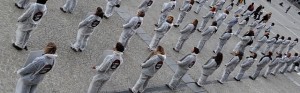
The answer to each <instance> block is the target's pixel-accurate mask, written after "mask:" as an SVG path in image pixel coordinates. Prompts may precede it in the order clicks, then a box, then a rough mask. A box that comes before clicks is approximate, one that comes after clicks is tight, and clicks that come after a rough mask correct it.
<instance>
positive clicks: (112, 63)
mask: <svg viewBox="0 0 300 93" xmlns="http://www.w3.org/2000/svg"><path fill="white" fill-rule="evenodd" d="M122 63H123V58H122V53H121V52H117V51H114V54H112V55H107V56H106V57H105V58H104V60H103V62H102V63H101V65H99V66H96V71H97V75H95V76H94V77H93V79H92V82H91V83H90V86H89V89H88V92H87V93H100V90H101V88H102V86H103V85H104V84H105V83H106V82H107V81H108V80H110V77H111V76H112V75H113V74H114V73H115V71H116V70H117V69H118V67H120V65H121V64H122Z"/></svg>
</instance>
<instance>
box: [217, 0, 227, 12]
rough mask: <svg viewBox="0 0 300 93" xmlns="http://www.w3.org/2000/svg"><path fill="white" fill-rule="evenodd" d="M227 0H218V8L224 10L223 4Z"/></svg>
mask: <svg viewBox="0 0 300 93" xmlns="http://www.w3.org/2000/svg"><path fill="white" fill-rule="evenodd" d="M225 2H226V0H218V2H217V4H216V7H217V10H222V8H223V5H224V4H225ZM228 12H229V11H228Z"/></svg>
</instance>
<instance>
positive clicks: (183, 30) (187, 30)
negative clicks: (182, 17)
mask: <svg viewBox="0 0 300 93" xmlns="http://www.w3.org/2000/svg"><path fill="white" fill-rule="evenodd" d="M192 29H193V26H191V25H189V24H188V25H187V26H186V27H185V28H183V29H182V30H180V33H186V32H189V31H190V30H192Z"/></svg>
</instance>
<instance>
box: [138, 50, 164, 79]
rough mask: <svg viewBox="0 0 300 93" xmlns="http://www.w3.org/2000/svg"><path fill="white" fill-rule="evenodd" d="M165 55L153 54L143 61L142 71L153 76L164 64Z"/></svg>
mask: <svg viewBox="0 0 300 93" xmlns="http://www.w3.org/2000/svg"><path fill="white" fill-rule="evenodd" d="M164 59H165V58H164V56H163V55H159V54H158V55H153V56H152V57H150V58H149V59H148V60H147V61H146V62H145V63H142V64H141V66H142V73H143V74H146V75H148V76H153V75H154V74H155V73H156V72H157V71H158V70H159V69H160V68H161V67H162V65H163V61H164Z"/></svg>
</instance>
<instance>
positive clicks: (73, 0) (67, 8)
mask: <svg viewBox="0 0 300 93" xmlns="http://www.w3.org/2000/svg"><path fill="white" fill-rule="evenodd" d="M76 4H77V0H67V1H66V3H65V4H64V6H63V7H60V8H59V9H60V10H61V11H62V12H64V13H67V12H68V13H73V11H74V9H75V6H76Z"/></svg>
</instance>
